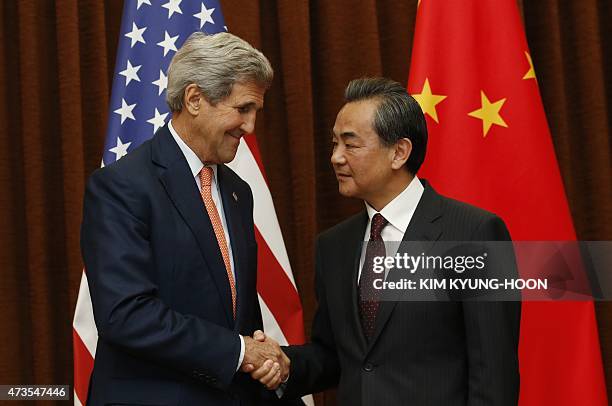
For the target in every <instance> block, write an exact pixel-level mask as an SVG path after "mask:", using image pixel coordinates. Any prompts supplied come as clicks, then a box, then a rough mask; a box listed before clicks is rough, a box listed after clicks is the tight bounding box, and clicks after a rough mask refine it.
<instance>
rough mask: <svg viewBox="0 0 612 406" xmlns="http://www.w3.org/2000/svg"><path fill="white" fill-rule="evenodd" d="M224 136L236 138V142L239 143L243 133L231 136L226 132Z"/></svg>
mask: <svg viewBox="0 0 612 406" xmlns="http://www.w3.org/2000/svg"><path fill="white" fill-rule="evenodd" d="M226 134H227V135H229V136H230V137H234V138H236V139H237V140H239V141H240V138H242V136H243V135H244V134H243V133H238V134H232V133H230V132H226Z"/></svg>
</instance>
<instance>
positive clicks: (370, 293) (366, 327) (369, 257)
mask: <svg viewBox="0 0 612 406" xmlns="http://www.w3.org/2000/svg"><path fill="white" fill-rule="evenodd" d="M387 223H388V221H387V220H386V219H385V218H384V217H383V216H382V215H381V214H380V213H376V214H375V215H374V217H372V224H371V226H370V241H369V242H368V243H367V248H366V255H365V259H364V261H363V268H362V269H361V278H360V279H359V315H360V316H361V327H362V328H363V333H364V334H365V336H366V338H367V339H368V341H369V340H370V339H371V338H372V335H373V334H374V326H375V323H376V312H377V311H378V305H379V301H378V297H379V295H380V292H379V291H378V290H376V289H374V286H373V282H374V279H376V278H381V277H384V273H380V274H376V273H374V267H373V265H374V257H384V256H385V244H384V242H383V240H382V237H381V236H380V233H381V231H382V229H383V228H385V226H386V225H387Z"/></svg>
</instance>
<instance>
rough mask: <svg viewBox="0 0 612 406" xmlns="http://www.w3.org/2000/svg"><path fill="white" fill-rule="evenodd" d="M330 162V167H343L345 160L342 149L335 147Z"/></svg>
mask: <svg viewBox="0 0 612 406" xmlns="http://www.w3.org/2000/svg"><path fill="white" fill-rule="evenodd" d="M330 161H331V163H332V165H343V164H345V163H346V158H345V157H344V148H343V147H341V146H339V145H336V147H335V148H334V149H333V150H332V154H331V158H330Z"/></svg>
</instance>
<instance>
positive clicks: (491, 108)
mask: <svg viewBox="0 0 612 406" xmlns="http://www.w3.org/2000/svg"><path fill="white" fill-rule="evenodd" d="M480 102H481V104H482V106H481V107H480V108H479V109H478V110H474V111H472V112H470V113H468V116H471V117H476V118H479V119H481V120H482V132H483V135H482V136H483V137H486V136H487V133H488V132H489V129H490V128H491V125H493V124H497V125H499V126H501V127H508V124H506V122H505V121H504V119H503V118H502V117H501V116H500V115H499V110H501V108H502V106H503V105H504V103H505V102H506V99H505V98H504V99H501V100H498V101H496V102H494V103H491V102H490V101H489V98H488V97H487V95H486V94H485V93H484V91H482V90H481V91H480Z"/></svg>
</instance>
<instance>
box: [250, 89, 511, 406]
mask: <svg viewBox="0 0 612 406" xmlns="http://www.w3.org/2000/svg"><path fill="white" fill-rule="evenodd" d="M345 99H346V104H345V105H344V107H342V109H341V110H340V112H339V113H338V116H337V119H336V123H335V125H334V129H333V153H332V156H331V162H332V165H333V168H334V171H335V173H336V178H337V180H338V188H339V191H340V193H341V194H342V195H344V196H348V197H355V198H359V199H362V200H363V201H364V202H365V206H366V207H365V209H366V210H364V211H363V212H361V213H359V214H357V215H356V216H353V217H351V218H349V219H347V220H345V221H343V222H342V223H340V224H338V225H336V226H335V227H333V228H331V229H329V230H327V231H326V232H324V233H322V234H321V235H320V236H319V238H318V241H317V249H316V290H317V291H316V293H317V299H318V309H317V311H316V313H315V317H314V320H313V324H312V334H311V343H309V344H306V345H304V346H291V347H287V348H284V350H285V352H286V353H287V354H288V355H289V358H290V359H291V370H290V377H289V379H288V381H287V382H286V383H285V384H283V385H282V386H281V387H280V389H279V391H280V392H282V393H283V394H284V396H285V397H291V396H296V395H300V394H304V393H309V392H317V391H321V390H323V389H326V388H330V387H333V386H336V385H337V386H338V392H337V397H338V403H339V404H341V405H351V406H353V405H418V406H423V405H427V406H438V405H439V406H450V405H462V406H463V405H469V406H476V405H516V404H517V402H518V390H519V374H518V356H517V350H518V337H519V320H520V302H511V301H507V302H481V301H463V302H462V301H427V302H424V301H417V302H415V301H409V300H404V301H402V300H381V297H380V296H377V292H375V290H374V289H373V287H372V286H373V281H374V279H376V278H379V276H377V274H375V273H374V272H373V266H372V265H373V256H372V254H371V253H370V252H369V250H370V247H369V246H367V245H366V246H367V248H366V246H364V247H363V248H362V245H363V241H370V244H373V243H372V242H373V241H378V242H381V241H385V242H389V241H419V242H422V243H423V244H428V245H429V246H433V248H432V249H433V250H434V251H435V247H436V245H438V246H441V245H444V243H443V242H444V241H492V240H494V241H497V240H510V235H509V233H508V231H507V229H506V227H505V225H504V223H503V221H502V220H501V219H500V218H499V217H497V216H495V215H494V214H491V213H488V212H486V211H484V210H481V209H478V208H476V207H473V206H470V205H467V204H465V203H461V202H458V201H456V200H452V199H449V198H446V197H443V196H441V195H439V194H438V193H436V191H435V190H434V189H433V188H432V186H431V185H430V184H428V183H427V182H426V181H424V180H420V179H419V178H418V177H417V176H416V174H417V171H418V170H419V167H420V166H421V164H422V163H423V160H424V158H425V150H426V145H427V128H426V123H425V118H424V116H423V113H422V111H421V109H420V107H419V105H418V104H417V102H416V101H415V100H414V99H413V98H412V97H411V96H410V95H408V93H407V92H406V90H405V88H404V87H403V86H401V85H400V84H399V83H396V82H393V81H390V80H388V79H383V78H368V79H358V80H354V81H352V82H351V83H350V84H349V85H348V87H347V89H346V92H345ZM448 175H449V176H453V175H452V173H449V174H448ZM372 247H373V248H372V249H374V250H376V248H375V246H374V245H372ZM383 249H384V248H383ZM418 253H420V251H419V252H418ZM384 254H385V252H384V251H383V255H384ZM386 254H387V255H389V254H391V255H393V253H389V252H386ZM413 254H414V252H413ZM510 262H511V263H512V264H513V263H514V257H513V256H511V257H510ZM512 264H510V265H512ZM495 265H500V264H494V266H495ZM510 269H511V270H515V268H514V267H513V266H511V267H510ZM417 272H418V271H417ZM388 275H389V276H391V275H392V274H391V271H389V274H388ZM417 275H418V274H417ZM266 374H268V375H266ZM252 376H253V377H254V378H256V379H262V381H265V382H266V383H268V384H271V385H272V386H276V385H278V383H279V379H278V377H277V378H275V379H271V378H269V373H268V370H267V368H266V367H262V368H260V369H258V370H255V371H253V372H252ZM280 392H279V393H280Z"/></svg>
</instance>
